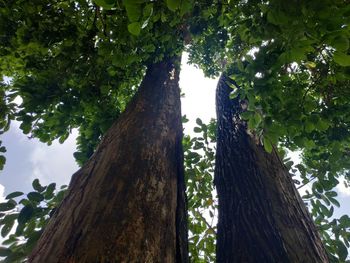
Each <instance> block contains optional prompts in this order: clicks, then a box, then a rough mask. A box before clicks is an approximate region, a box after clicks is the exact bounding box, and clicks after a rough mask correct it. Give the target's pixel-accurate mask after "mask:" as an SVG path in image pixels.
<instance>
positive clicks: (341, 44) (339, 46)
mask: <svg viewBox="0 0 350 263" xmlns="http://www.w3.org/2000/svg"><path fill="white" fill-rule="evenodd" d="M331 45H332V46H333V47H334V48H335V49H336V50H337V51H344V52H346V51H347V50H348V49H349V38H347V37H345V36H342V35H341V36H338V37H336V38H334V39H333V41H332V43H331Z"/></svg>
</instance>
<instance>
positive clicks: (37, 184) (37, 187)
mask: <svg viewBox="0 0 350 263" xmlns="http://www.w3.org/2000/svg"><path fill="white" fill-rule="evenodd" d="M32 186H33V189H34V190H36V191H38V192H39V193H41V192H42V191H44V190H45V189H46V187H43V186H41V184H40V182H39V179H34V181H33V182H32Z"/></svg>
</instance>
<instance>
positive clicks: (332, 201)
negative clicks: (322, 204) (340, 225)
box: [328, 196, 340, 207]
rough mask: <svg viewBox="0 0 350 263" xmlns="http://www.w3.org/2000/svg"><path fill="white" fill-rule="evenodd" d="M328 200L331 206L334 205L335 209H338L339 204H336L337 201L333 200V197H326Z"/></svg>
mask: <svg viewBox="0 0 350 263" xmlns="http://www.w3.org/2000/svg"><path fill="white" fill-rule="evenodd" d="M328 199H329V201H331V203H332V204H333V205H335V206H336V207H340V204H339V202H338V200H337V199H335V198H333V197H330V196H329V197H328Z"/></svg>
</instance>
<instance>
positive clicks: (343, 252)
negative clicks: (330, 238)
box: [335, 240, 348, 262]
mask: <svg viewBox="0 0 350 263" xmlns="http://www.w3.org/2000/svg"><path fill="white" fill-rule="evenodd" d="M335 242H336V244H337V250H338V255H339V259H340V260H341V261H342V262H344V261H345V260H346V258H347V256H348V249H347V248H346V246H345V245H344V243H343V242H341V241H340V240H336V241H335Z"/></svg>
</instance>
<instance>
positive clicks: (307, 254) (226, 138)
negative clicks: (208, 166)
mask: <svg viewBox="0 0 350 263" xmlns="http://www.w3.org/2000/svg"><path fill="white" fill-rule="evenodd" d="M226 81H229V80H228V79H226V78H225V76H222V77H221V79H220V81H219V84H218V87H217V94H216V107H217V120H218V130H217V152H216V167H215V184H216V188H217V192H218V198H219V219H218V230H217V247H216V249H217V262H229V263H235V262H254V263H262V262H293V263H298V262H317V263H320V262H328V258H327V256H326V252H325V249H324V246H323V245H322V242H321V240H320V237H319V235H318V233H317V230H316V227H315V225H314V223H313V221H312V219H311V216H310V214H309V213H308V211H307V209H306V207H305V205H304V203H303V201H302V199H301V198H300V195H299V194H298V192H297V190H296V188H295V186H294V184H293V181H292V179H291V177H290V175H289V173H288V170H287V169H286V167H285V166H284V165H283V163H282V162H281V160H280V159H279V157H278V155H277V154H276V151H273V152H272V153H271V154H269V153H267V152H265V151H264V149H263V147H262V146H260V145H258V144H257V143H256V140H254V139H253V138H252V137H251V135H249V134H248V133H247V129H246V125H245V123H244V122H243V121H242V120H241V119H240V117H239V113H240V112H241V111H242V107H241V105H240V103H241V102H240V100H239V99H238V98H237V99H234V100H231V99H230V98H229V94H230V92H231V91H232V89H231V88H230V87H229V86H228V85H227V82H226Z"/></svg>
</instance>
